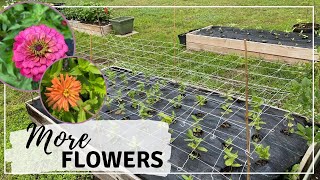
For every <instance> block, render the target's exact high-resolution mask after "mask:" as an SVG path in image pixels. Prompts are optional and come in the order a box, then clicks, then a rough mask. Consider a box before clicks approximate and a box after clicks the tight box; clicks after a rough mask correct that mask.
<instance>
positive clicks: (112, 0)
mask: <svg viewBox="0 0 320 180" xmlns="http://www.w3.org/2000/svg"><path fill="white" fill-rule="evenodd" d="M54 1H55V2H66V0H52V2H54ZM68 2H71V3H72V2H76V0H71V1H70V0H68ZM87 2H88V1H87ZM95 2H101V1H99V0H95ZM104 2H105V4H106V5H174V1H172V0H106V1H104ZM1 3H2V4H4V2H3V1H0V5H1ZM312 4H313V1H312V0H310V1H287V0H279V1H269V0H220V1H212V0H202V1H197V0H175V5H312ZM317 5H318V6H319V5H320V2H318V1H317ZM319 12H320V10H318V11H317V13H316V14H317V15H318V16H317V17H320V16H319ZM196 13H197V14H196ZM122 14H123V15H127V14H128V15H132V16H134V17H135V29H136V30H137V31H138V32H139V34H137V35H136V36H135V37H137V38H140V37H141V38H144V39H149V38H151V39H156V40H161V41H171V42H173V41H178V40H177V39H176V35H177V34H179V33H182V32H186V31H187V30H190V29H194V28H198V27H203V26H207V25H210V24H219V25H226V26H227V25H230V23H232V24H234V25H236V26H238V27H252V28H255V27H257V26H261V27H262V28H265V29H269V30H271V29H277V30H286V29H290V28H291V26H292V25H293V24H294V23H297V22H298V21H300V20H306V19H308V20H310V19H311V16H310V11H306V9H277V10H276V9H274V10H265V9H248V10H244V11H239V10H236V9H227V8H225V9H193V10H192V9H185V10H182V9H177V10H176V15H178V16H177V19H176V22H177V28H176V32H175V31H173V29H174V28H173V14H174V11H173V9H162V10H159V9H144V10H135V9H130V10H128V9H113V11H112V16H114V17H115V16H118V15H122ZM145 14H148V15H149V16H144V15H145ZM307 15H308V16H307ZM151 16H153V17H152V18H151ZM155 19H156V20H155ZM157 19H162V20H161V21H157ZM186 22H187V23H186ZM76 38H88V36H85V35H83V34H80V33H77V34H76ZM93 38H94V39H93V40H94V41H97V40H99V38H98V37H93ZM85 46H87V48H88V44H85ZM0 93H1V94H3V85H1V86H0ZM32 96H33V97H35V96H37V94H33V95H32V94H31V93H24V92H17V91H14V90H12V89H10V88H7V97H6V100H7V124H6V128H7V137H6V138H7V147H8V146H9V145H10V143H9V142H8V139H9V133H10V132H12V131H16V130H20V129H24V128H26V126H27V125H28V124H29V123H30V122H31V121H30V119H29V117H28V114H27V112H26V110H25V105H24V102H25V101H27V100H29V99H31V98H32ZM0 102H3V96H0ZM3 113H4V112H3V106H2V105H0V115H1V118H2V117H3ZM0 126H1V127H3V121H0ZM0 139H3V129H2V128H1V130H0ZM1 144H2V143H1ZM0 159H1V161H0V169H1V172H2V174H3V148H2V147H1V148H0ZM90 178H92V176H90V175H88V176H77V175H38V176H36V175H2V179H90Z"/></svg>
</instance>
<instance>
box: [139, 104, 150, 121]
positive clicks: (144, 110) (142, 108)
mask: <svg viewBox="0 0 320 180" xmlns="http://www.w3.org/2000/svg"><path fill="white" fill-rule="evenodd" d="M150 111H151V109H150V108H148V107H146V105H144V104H143V103H142V102H140V103H139V116H140V117H142V119H146V118H149V117H152V115H151V114H149V113H150Z"/></svg>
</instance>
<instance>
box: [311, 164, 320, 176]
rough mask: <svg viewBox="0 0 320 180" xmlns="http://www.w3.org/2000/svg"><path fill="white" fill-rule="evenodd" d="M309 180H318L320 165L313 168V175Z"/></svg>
mask: <svg viewBox="0 0 320 180" xmlns="http://www.w3.org/2000/svg"><path fill="white" fill-rule="evenodd" d="M311 180H320V163H318V165H317V166H316V167H315V170H314V174H313V175H311Z"/></svg>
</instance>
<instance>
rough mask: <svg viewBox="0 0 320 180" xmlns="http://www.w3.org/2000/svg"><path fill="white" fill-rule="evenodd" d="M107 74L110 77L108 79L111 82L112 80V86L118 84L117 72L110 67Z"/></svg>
mask: <svg viewBox="0 0 320 180" xmlns="http://www.w3.org/2000/svg"><path fill="white" fill-rule="evenodd" d="M106 75H107V77H108V80H110V82H111V85H110V86H112V85H114V84H116V76H117V73H116V72H114V71H112V70H110V69H108V70H106Z"/></svg>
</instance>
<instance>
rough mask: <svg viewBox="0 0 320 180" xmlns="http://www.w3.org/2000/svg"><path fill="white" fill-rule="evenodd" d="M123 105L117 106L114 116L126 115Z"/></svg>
mask: <svg viewBox="0 0 320 180" xmlns="http://www.w3.org/2000/svg"><path fill="white" fill-rule="evenodd" d="M124 105H125V104H124V103H120V104H119V109H118V110H117V111H116V112H115V114H117V115H119V114H122V115H124V114H126V108H125V107H124Z"/></svg>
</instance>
